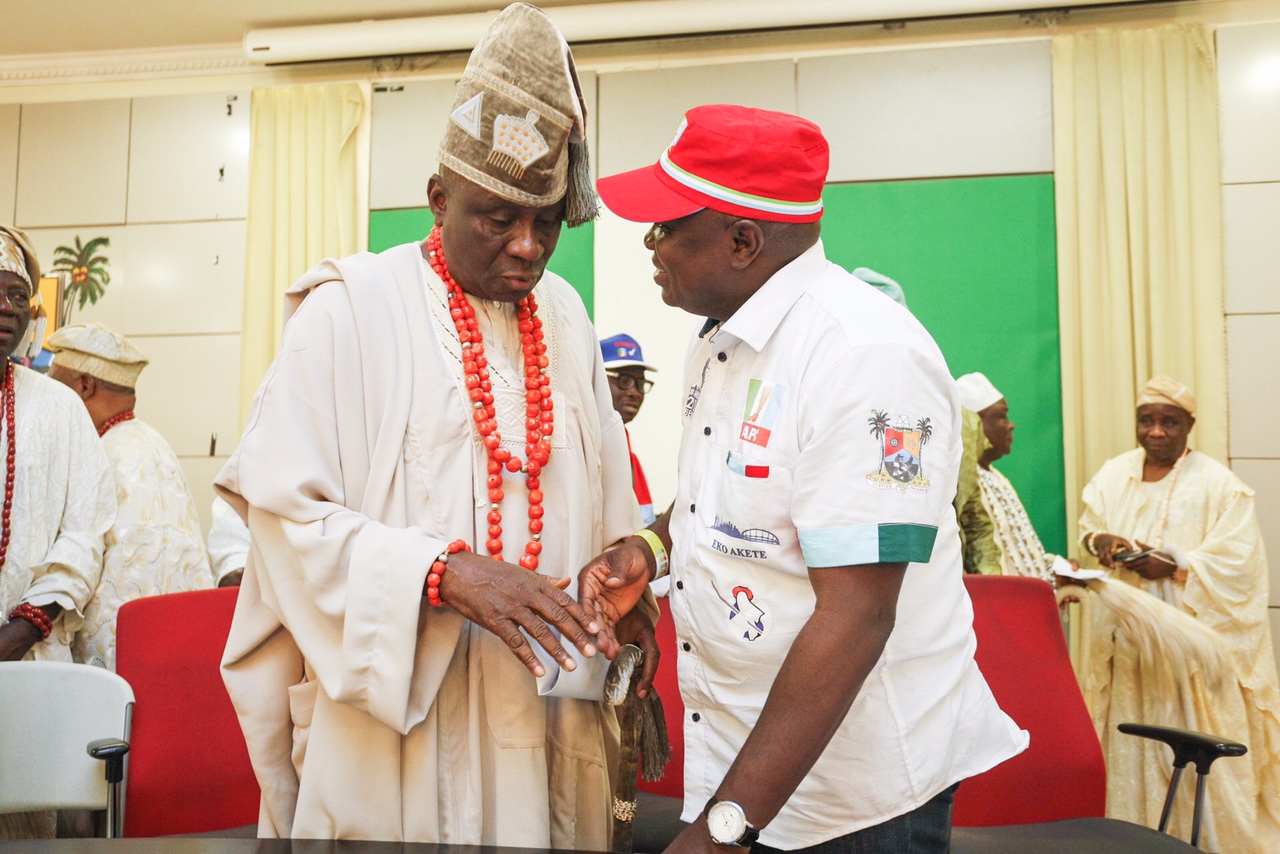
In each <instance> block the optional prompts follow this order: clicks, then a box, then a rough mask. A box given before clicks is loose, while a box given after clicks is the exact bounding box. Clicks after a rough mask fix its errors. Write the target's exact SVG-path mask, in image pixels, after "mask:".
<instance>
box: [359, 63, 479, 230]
mask: <svg viewBox="0 0 1280 854" xmlns="http://www.w3.org/2000/svg"><path fill="white" fill-rule="evenodd" d="M457 88H458V83H457V81H456V80H427V81H421V82H417V83H404V84H395V85H394V86H392V87H391V88H390V89H388V90H387V91H375V92H374V93H373V118H372V122H373V136H372V140H371V143H370V144H371V146H372V154H371V160H370V164H369V208H370V209H371V210H381V209H383V208H417V207H424V206H425V205H426V204H427V179H428V178H430V177H431V176H432V175H433V174H435V171H436V166H437V164H438V163H439V161H438V160H437V159H436V154H437V152H438V151H439V150H440V140H441V138H442V137H443V136H444V131H445V127H446V126H447V125H448V122H449V112H450V111H451V110H452V108H453V97H454V93H455V92H456V90H457Z"/></svg>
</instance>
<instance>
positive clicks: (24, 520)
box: [0, 365, 116, 661]
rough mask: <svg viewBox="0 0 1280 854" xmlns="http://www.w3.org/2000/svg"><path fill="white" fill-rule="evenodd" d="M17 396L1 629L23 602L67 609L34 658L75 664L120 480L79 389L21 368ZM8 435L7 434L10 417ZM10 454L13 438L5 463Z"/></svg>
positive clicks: (3, 448)
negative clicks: (74, 649) (75, 641)
mask: <svg viewBox="0 0 1280 854" xmlns="http://www.w3.org/2000/svg"><path fill="white" fill-rule="evenodd" d="M13 393H14V408H15V410H16V411H15V413H14V417H15V429H16V432H17V434H18V436H17V439H18V441H17V446H16V458H15V460H14V481H13V509H12V511H11V515H10V517H9V531H10V533H9V551H8V556H7V558H6V559H5V564H4V568H3V569H2V570H0V624H3V623H6V622H8V618H9V614H10V613H11V612H12V611H13V609H14V608H16V607H17V606H18V605H19V604H20V603H22V602H29V603H31V604H32V605H51V604H54V603H56V604H58V605H61V606H62V609H63V614H62V616H60V617H59V618H58V619H57V620H54V623H53V632H52V633H51V634H50V635H49V637H48V639H47V640H44V641H41V642H38V643H37V644H36V645H35V646H34V647H32V648H31V651H30V652H29V653H27V658H29V659H34V660H36V661H70V660H71V648H70V643H71V638H72V635H73V634H74V633H75V631H76V630H77V629H78V628H80V623H81V620H82V619H83V617H84V609H85V606H86V605H88V603H89V599H90V597H91V596H92V594H93V591H94V589H95V588H96V587H97V586H98V579H99V577H100V576H101V574H102V553H103V542H104V540H103V538H104V537H105V536H106V533H107V531H108V530H109V529H110V528H111V523H112V520H113V519H114V518H115V513H116V498H115V481H114V480H113V479H112V476H111V464H110V463H109V462H108V461H107V455H106V454H105V453H104V452H103V450H102V444H101V442H100V441H99V439H98V433H97V431H96V430H94V429H93V421H92V420H90V418H89V413H88V412H86V411H85V408H84V403H83V402H81V400H80V398H79V397H77V396H76V394H75V392H73V391H72V390H71V389H69V388H67V387H66V386H64V385H62V384H61V383H58V382H55V381H54V380H51V379H49V378H48V377H44V376H41V375H40V374H37V373H36V372H35V371H31V370H28V369H27V368H23V367H21V366H18V365H14V368H13ZM0 430H5V431H7V428H6V427H4V421H3V419H0ZM8 450H9V437H8V436H7V435H5V436H4V441H3V445H0V464H3V460H4V455H5V454H7V453H8Z"/></svg>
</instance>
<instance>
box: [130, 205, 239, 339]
mask: <svg viewBox="0 0 1280 854" xmlns="http://www.w3.org/2000/svg"><path fill="white" fill-rule="evenodd" d="M125 231H126V232H128V244H127V247H128V248H127V252H126V254H125V256H124V258H123V261H124V265H123V269H122V277H123V281H121V282H120V285H121V291H120V293H119V295H118V296H120V298H121V302H122V303H123V308H124V310H125V320H124V324H123V326H124V328H123V329H121V330H120V331H121V332H122V333H124V334H126V335H175V334H180V333H210V332H222V333H239V332H240V329H241V325H242V320H241V306H242V305H243V303H244V246H245V221H244V220H242V219H241V220H224V221H221V222H192V223H173V224H163V225H130V226H127V227H126V228H125ZM114 286H115V285H114V283H113V285H112V287H114Z"/></svg>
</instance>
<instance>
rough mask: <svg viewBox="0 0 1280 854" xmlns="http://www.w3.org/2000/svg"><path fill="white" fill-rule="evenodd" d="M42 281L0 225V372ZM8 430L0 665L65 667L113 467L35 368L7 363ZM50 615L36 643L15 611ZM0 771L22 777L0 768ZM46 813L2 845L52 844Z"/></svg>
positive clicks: (76, 409) (20, 823)
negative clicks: (9, 482) (19, 662)
mask: <svg viewBox="0 0 1280 854" xmlns="http://www.w3.org/2000/svg"><path fill="white" fill-rule="evenodd" d="M39 281H40V267H39V264H38V262H37V260H36V257H35V252H34V251H33V250H32V248H31V244H30V243H29V241H28V240H27V238H26V235H25V234H23V233H22V232H21V231H18V230H17V229H11V228H9V227H7V226H0V287H3V288H4V290H5V291H6V293H7V294H9V296H8V299H7V300H6V303H5V306H0V368H3V367H4V365H5V364H6V363H8V360H9V356H10V354H11V353H12V352H13V350H14V348H15V347H16V346H17V344H18V341H19V339H20V338H21V337H22V334H23V333H24V332H25V331H26V329H27V324H28V322H29V319H30V307H29V304H22V305H19V304H17V302H16V301H15V300H16V299H17V297H16V296H15V294H16V293H17V292H19V291H21V290H24V289H25V292H26V294H27V298H28V299H30V295H31V293H32V287H31V286H32V283H38V282H39ZM12 370H13V394H14V432H15V434H16V435H15V436H10V435H8V428H7V426H5V419H4V418H2V417H0V430H2V431H3V434H4V435H3V442H2V443H0V465H3V461H4V459H5V457H6V455H7V453H8V450H9V448H10V447H11V446H12V447H13V448H14V449H15V456H14V480H13V507H12V510H11V512H10V517H9V530H8V531H7V532H6V533H8V535H9V548H8V551H7V552H6V553H5V560H4V566H3V568H0V660H15V659H27V660H35V661H68V662H69V661H71V647H70V643H71V638H72V636H73V635H74V634H75V631H76V629H77V628H79V626H80V623H81V621H82V620H83V618H84V611H85V607H86V606H87V605H88V602H89V599H90V597H91V596H92V595H93V590H94V588H95V587H96V586H97V584H98V578H99V576H100V575H101V573H102V552H103V537H104V536H105V535H106V533H107V530H108V529H109V528H110V527H111V521H112V519H113V518H114V517H115V511H116V502H115V489H114V484H113V482H112V478H111V467H110V464H109V463H108V462H107V458H106V455H105V454H104V453H103V451H102V447H101V445H100V444H99V441H98V436H97V434H96V433H95V432H94V430H93V422H92V421H90V420H89V416H88V414H87V413H86V412H85V411H84V407H83V406H82V405H81V404H80V401H79V400H78V399H77V398H76V396H75V395H74V394H72V393H71V391H70V390H68V389H67V388H64V387H63V386H61V385H59V384H58V383H56V382H54V381H53V380H50V379H49V378H47V377H44V376H41V375H40V374H38V373H36V372H35V371H31V370H28V369H27V368H24V367H21V366H19V365H13V366H12ZM23 603H26V604H29V605H34V606H36V607H39V608H42V609H43V610H44V611H45V613H46V614H48V615H50V616H51V617H53V625H52V630H51V632H50V634H49V636H48V638H45V639H41V638H40V633H39V631H38V630H36V629H35V627H34V626H33V625H32V624H31V623H29V622H27V621H26V620H24V619H20V618H19V619H11V618H10V615H11V614H12V613H13V612H14V609H16V608H17V607H18V606H19V605H20V604H23ZM0 773H20V772H19V771H18V770H17V769H6V770H5V771H3V772H0ZM53 830H54V815H53V813H52V812H43V813H19V814H13V815H6V816H0V839H22V838H28V837H52V836H53Z"/></svg>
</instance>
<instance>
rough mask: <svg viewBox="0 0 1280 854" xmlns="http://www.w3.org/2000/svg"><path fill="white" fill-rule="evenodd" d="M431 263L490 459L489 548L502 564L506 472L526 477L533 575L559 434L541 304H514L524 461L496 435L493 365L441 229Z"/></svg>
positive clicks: (431, 244) (527, 554) (528, 562)
mask: <svg viewBox="0 0 1280 854" xmlns="http://www.w3.org/2000/svg"><path fill="white" fill-rule="evenodd" d="M427 261H428V262H429V263H430V264H431V269H432V270H434V271H435V272H436V275H437V276H439V277H440V280H441V281H442V282H444V284H445V287H446V288H447V289H448V293H449V316H450V317H452V318H453V324H454V326H455V327H456V328H457V330H458V341H459V342H460V343H461V344H462V370H463V374H464V384H465V386H466V388H467V394H468V396H469V397H470V398H471V406H472V417H473V418H474V420H475V426H476V432H477V433H478V434H479V436H480V440H481V441H482V442H483V443H484V447H485V451H486V453H487V455H488V458H489V466H488V469H489V476H488V481H487V483H488V488H489V515H488V517H487V521H488V522H489V531H488V534H489V539H488V541H487V542H486V543H485V546H486V548H488V550H489V554H490V555H492V556H493V557H494V558H495V559H497V560H502V559H503V558H502V499H503V492H502V470H503V468H505V469H506V470H507V471H509V472H511V473H512V474H514V473H516V472H524V473H525V475H526V477H527V481H526V486H527V487H528V489H529V542H527V543H525V547H524V554H523V555H521V556H520V565H521V566H522V567H524V568H525V569H527V570H529V571H531V572H532V571H533V570H536V569H537V568H538V555H539V554H540V553H541V552H542V515H543V509H542V498H543V496H542V489H541V481H540V478H539V475H540V474H541V472H542V469H543V467H544V466H546V465H547V463H548V462H549V461H550V459H551V443H550V441H548V439H547V437H548V436H550V435H551V433H552V431H553V430H554V429H555V415H554V413H553V411H552V404H551V378H550V377H549V376H547V367H548V366H549V365H550V363H551V362H550V359H548V358H547V345H546V343H545V342H544V341H543V334H542V321H541V320H540V319H539V318H538V303H537V301H536V300H535V299H534V297H533V294H529V295H528V296H526V297H525V298H524V299H522V300H520V301H519V302H518V303H516V318H517V320H518V321H519V323H520V347H521V350H522V351H523V353H524V374H525V380H524V387H525V430H526V433H525V446H524V447H525V458H526V461H525V462H521V461H520V458H519V457H517V456H516V455H515V454H513V453H511V452H510V451H509V450H507V449H506V448H504V447H502V434H501V433H499V432H498V419H497V415H496V414H495V410H494V406H493V384H492V383H491V382H490V380H489V371H488V364H489V360H488V357H486V356H485V352H484V338H483V336H482V335H481V334H480V327H479V324H477V322H476V316H475V309H473V308H472V306H471V303H470V302H469V301H468V300H467V295H466V294H465V293H464V292H463V290H462V288H461V287H459V286H458V283H457V282H455V281H454V280H453V276H452V275H450V274H449V265H448V263H447V262H446V261H445V257H444V247H443V246H442V245H441V242H440V226H435V227H434V228H432V229H431V234H430V235H428V237H427Z"/></svg>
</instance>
